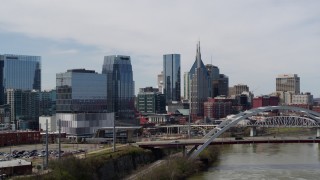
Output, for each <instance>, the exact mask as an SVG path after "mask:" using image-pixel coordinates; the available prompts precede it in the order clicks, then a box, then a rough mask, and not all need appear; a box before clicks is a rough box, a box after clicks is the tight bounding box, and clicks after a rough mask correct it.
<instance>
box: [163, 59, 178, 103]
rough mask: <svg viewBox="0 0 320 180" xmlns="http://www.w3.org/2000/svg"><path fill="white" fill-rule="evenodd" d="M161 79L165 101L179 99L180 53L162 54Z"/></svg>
mask: <svg viewBox="0 0 320 180" xmlns="http://www.w3.org/2000/svg"><path fill="white" fill-rule="evenodd" d="M163 80H164V88H163V90H164V94H165V96H166V102H167V103H170V102H172V101H180V100H181V88H180V86H181V85H180V83H181V78H180V54H165V55H163Z"/></svg>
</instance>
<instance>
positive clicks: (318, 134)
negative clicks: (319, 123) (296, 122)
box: [317, 128, 320, 137]
mask: <svg viewBox="0 0 320 180" xmlns="http://www.w3.org/2000/svg"><path fill="white" fill-rule="evenodd" d="M317 137H320V128H317Z"/></svg>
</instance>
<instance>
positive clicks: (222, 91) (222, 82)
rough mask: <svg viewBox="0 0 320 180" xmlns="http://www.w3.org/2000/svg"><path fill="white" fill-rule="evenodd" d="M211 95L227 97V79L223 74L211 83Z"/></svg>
mask: <svg viewBox="0 0 320 180" xmlns="http://www.w3.org/2000/svg"><path fill="white" fill-rule="evenodd" d="M212 82H213V83H212V86H213V95H214V97H217V96H228V94H229V77H228V76H226V75H224V74H219V78H218V79H217V80H214V81H212Z"/></svg>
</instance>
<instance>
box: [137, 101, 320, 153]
mask: <svg viewBox="0 0 320 180" xmlns="http://www.w3.org/2000/svg"><path fill="white" fill-rule="evenodd" d="M275 110H278V111H281V112H285V113H283V114H285V115H280V116H273V117H266V118H263V119H258V118H259V117H260V116H257V115H261V114H263V113H266V112H270V111H275ZM235 126H250V127H251V131H250V136H255V133H256V132H255V131H256V127H305V128H316V129H317V137H320V113H317V112H315V111H311V110H308V109H304V108H299V107H293V106H267V107H259V108H255V109H250V110H247V111H244V112H241V113H239V114H236V115H232V116H229V117H227V118H226V119H225V120H223V121H222V122H221V123H220V124H219V125H193V128H208V127H209V128H211V130H210V131H209V132H208V133H206V134H205V135H204V136H203V137H202V138H201V139H183V140H174V141H172V140H166V141H147V142H138V143H137V144H138V145H139V146H140V147H142V148H161V147H177V148H178V147H182V148H183V150H184V151H185V149H186V148H185V147H186V146H188V147H192V148H190V149H189V151H188V153H187V154H188V156H189V158H191V159H194V158H196V157H197V156H198V155H199V154H200V153H201V152H202V151H203V150H204V149H205V148H206V147H207V146H208V145H210V144H239V143H312V142H313V143H320V139H316V138H311V139H310V138H308V139H307V138H306V139H301V138H283V137H282V138H280V139H279V138H266V137H255V138H250V139H244V140H242V141H237V140H228V141H226V140H224V139H221V138H218V137H219V136H220V135H221V134H222V133H224V132H225V131H227V130H228V129H230V128H231V127H235ZM168 128H169V127H168ZM184 153H185V152H184Z"/></svg>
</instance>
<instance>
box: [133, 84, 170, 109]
mask: <svg viewBox="0 0 320 180" xmlns="http://www.w3.org/2000/svg"><path fill="white" fill-rule="evenodd" d="M137 107H138V111H139V112H140V113H143V114H162V113H166V100H165V97H164V94H162V93H160V92H159V90H158V89H157V88H152V87H146V88H140V91H139V94H138V104H137Z"/></svg>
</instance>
